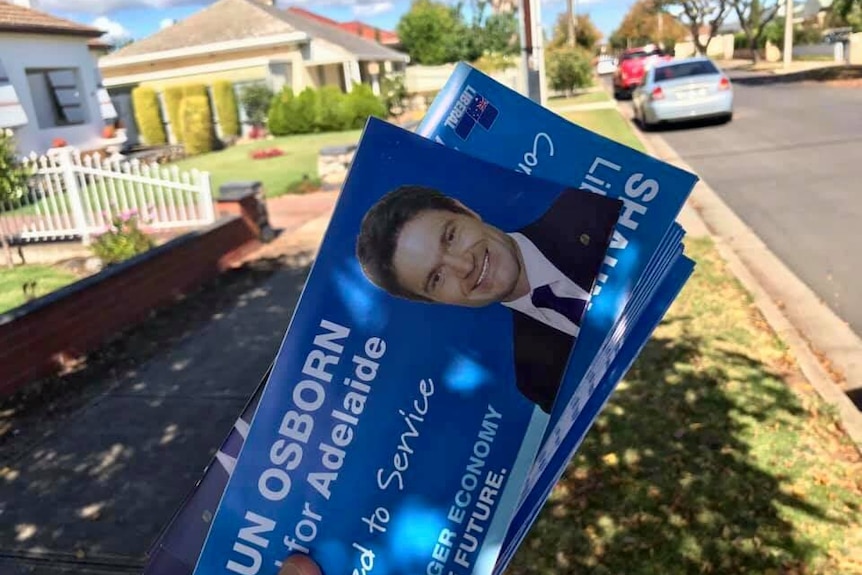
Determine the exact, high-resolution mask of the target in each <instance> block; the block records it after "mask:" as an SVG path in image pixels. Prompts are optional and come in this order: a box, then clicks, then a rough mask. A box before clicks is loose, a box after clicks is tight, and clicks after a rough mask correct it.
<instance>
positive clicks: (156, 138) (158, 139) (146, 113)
mask: <svg viewBox="0 0 862 575" xmlns="http://www.w3.org/2000/svg"><path fill="white" fill-rule="evenodd" d="M132 107H133V108H134V110H135V123H136V124H137V125H138V131H139V132H140V134H141V136H142V137H143V140H144V142H146V143H147V144H149V145H151V146H159V145H162V144H165V143H167V141H168V139H167V136H166V135H165V126H164V125H163V124H162V115H161V111H160V110H159V97H158V95H156V91H155V90H153V89H152V88H147V87H145V86H139V87H137V88H135V89H134V90H132Z"/></svg>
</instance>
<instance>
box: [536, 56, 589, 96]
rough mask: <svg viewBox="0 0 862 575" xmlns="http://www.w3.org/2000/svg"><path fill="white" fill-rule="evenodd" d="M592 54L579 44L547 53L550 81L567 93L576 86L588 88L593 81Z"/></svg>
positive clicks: (546, 64)
mask: <svg viewBox="0 0 862 575" xmlns="http://www.w3.org/2000/svg"><path fill="white" fill-rule="evenodd" d="M590 60H591V54H590V53H589V52H587V51H586V50H584V49H583V48H581V47H579V46H575V47H574V48H569V47H568V46H564V47H562V48H554V49H552V50H548V51H547V52H546V53H545V68H546V70H547V74H548V83H549V84H550V86H551V88H553V89H554V90H561V91H564V92H566V94H569V93H571V91H572V90H574V89H575V88H586V87H587V86H589V85H590V84H592V81H593V68H592V65H591V63H590Z"/></svg>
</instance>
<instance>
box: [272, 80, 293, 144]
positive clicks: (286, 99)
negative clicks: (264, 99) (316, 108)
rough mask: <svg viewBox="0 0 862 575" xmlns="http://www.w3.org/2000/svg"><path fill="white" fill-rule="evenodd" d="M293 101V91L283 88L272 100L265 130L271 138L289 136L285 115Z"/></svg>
mask: <svg viewBox="0 0 862 575" xmlns="http://www.w3.org/2000/svg"><path fill="white" fill-rule="evenodd" d="M293 100H294V96H293V90H291V89H290V88H284V89H283V90H282V91H281V93H279V94H277V95H276V96H275V97H273V98H272V101H271V102H270V104H269V114H268V115H267V128H269V133H270V134H272V135H273V136H286V135H288V134H290V132H289V131H288V125H287V120H286V118H287V113H288V110H289V108H290V107H291V105H292V102H293Z"/></svg>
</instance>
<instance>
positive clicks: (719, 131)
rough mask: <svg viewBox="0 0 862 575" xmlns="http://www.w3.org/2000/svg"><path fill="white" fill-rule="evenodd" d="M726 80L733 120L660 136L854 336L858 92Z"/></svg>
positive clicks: (859, 266)
mask: <svg viewBox="0 0 862 575" xmlns="http://www.w3.org/2000/svg"><path fill="white" fill-rule="evenodd" d="M731 77H732V78H734V80H737V81H735V82H734V90H735V92H734V97H735V100H734V107H735V115H734V119H733V121H732V122H731V123H729V124H726V125H718V126H716V125H703V124H700V125H694V126H682V127H679V128H671V129H664V130H662V131H661V135H662V136H663V137H664V138H665V139H666V141H667V142H668V143H669V144H670V145H671V146H673V148H674V149H675V150H676V151H677V153H678V154H680V155H681V156H682V157H683V158H684V159H685V160H686V161H687V162H688V163H689V164H690V165H691V166H692V167H693V168H694V169H695V171H697V172H698V174H699V175H700V176H701V177H702V178H703V179H705V180H706V182H707V183H708V184H709V185H710V186H711V187H712V188H713V189H714V190H715V191H716V193H718V194H719V196H721V198H722V199H723V200H724V201H725V202H726V203H727V204H728V205H729V206H730V207H731V209H733V211H734V212H735V213H736V214H737V215H738V216H739V217H740V218H742V219H743V220H744V221H745V223H746V224H748V226H750V227H751V228H752V229H753V230H754V232H755V233H756V234H757V235H758V236H759V237H760V238H761V239H762V240H763V241H764V242H765V243H766V244H767V246H768V247H769V248H770V249H771V250H772V252H773V253H775V254H776V255H777V256H778V257H779V258H781V260H782V261H784V263H785V264H786V265H787V266H788V267H789V268H790V269H791V270H793V272H794V273H795V274H796V275H797V276H798V277H799V278H800V279H801V280H802V281H804V282H805V283H806V284H807V285H808V286H809V287H810V288H811V289H812V290H813V291H814V292H815V293H816V294H817V295H818V296H820V297H821V298H822V299H823V301H824V302H826V304H827V305H828V306H829V307H831V308H832V310H833V311H834V312H835V313H836V314H837V315H838V316H839V317H840V318H842V319H843V320H845V321H847V322H848V323H849V324H850V326H851V328H852V329H853V330H854V331H855V332H856V333H857V334H860V335H862V89H860V88H839V87H830V86H827V85H823V84H815V83H802V82H796V83H781V84H771V85H743V84H742V83H741V82H744V81H745V76H743V75H742V74H736V75H732V76H731Z"/></svg>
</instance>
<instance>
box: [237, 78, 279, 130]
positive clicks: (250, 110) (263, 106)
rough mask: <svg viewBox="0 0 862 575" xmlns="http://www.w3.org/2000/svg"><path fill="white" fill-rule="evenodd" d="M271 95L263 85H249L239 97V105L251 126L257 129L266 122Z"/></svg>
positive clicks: (270, 91) (267, 87)
mask: <svg viewBox="0 0 862 575" xmlns="http://www.w3.org/2000/svg"><path fill="white" fill-rule="evenodd" d="M272 98H273V93H272V90H270V89H269V86H267V85H266V84H264V83H255V84H249V85H248V86H246V87H244V88H243V89H242V91H241V92H240V95H239V101H240V105H241V106H242V109H243V110H244V111H245V115H246V117H247V118H248V121H249V122H251V125H252V126H254V127H256V128H259V127H261V126H262V125H263V122H264V120H266V116H267V112H268V111H269V105H270V103H271V102H272Z"/></svg>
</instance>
